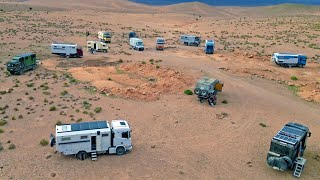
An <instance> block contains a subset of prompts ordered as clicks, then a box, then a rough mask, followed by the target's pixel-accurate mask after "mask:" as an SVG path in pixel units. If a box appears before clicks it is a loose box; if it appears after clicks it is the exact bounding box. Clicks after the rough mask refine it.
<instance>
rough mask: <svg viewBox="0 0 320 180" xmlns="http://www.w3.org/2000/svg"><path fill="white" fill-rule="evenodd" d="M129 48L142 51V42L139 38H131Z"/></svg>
mask: <svg viewBox="0 0 320 180" xmlns="http://www.w3.org/2000/svg"><path fill="white" fill-rule="evenodd" d="M130 46H131V47H132V48H133V49H134V50H137V51H144V45H143V41H142V40H141V39H139V38H131V39H130Z"/></svg>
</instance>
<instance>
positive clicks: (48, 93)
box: [43, 91, 51, 96]
mask: <svg viewBox="0 0 320 180" xmlns="http://www.w3.org/2000/svg"><path fill="white" fill-rule="evenodd" d="M43 94H44V95H47V96H48V95H50V94H51V92H49V91H44V92H43Z"/></svg>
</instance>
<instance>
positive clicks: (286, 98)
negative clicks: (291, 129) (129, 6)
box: [0, 1, 320, 179]
mask: <svg viewBox="0 0 320 180" xmlns="http://www.w3.org/2000/svg"><path fill="white" fill-rule="evenodd" d="M33 2H34V1H31V2H26V3H31V4H32V3H33ZM39 2H40V1H39ZM119 2H121V1H119ZM112 5H113V6H112V7H113V8H114V9H116V7H117V6H121V4H117V3H115V4H112ZM196 5H197V4H196ZM25 6H26V4H23V5H21V6H20V5H19V7H21V8H23V7H25ZM28 6H29V4H27V6H26V7H28ZM70 6H71V5H70ZM77 6H80V7H81V5H77ZM8 7H9V5H8ZM37 7H40V6H33V8H34V9H36V8H37ZM82 7H83V5H82ZM199 7H201V8H200V9H201V11H202V12H203V8H205V9H206V8H207V7H203V6H198V5H197V8H198V9H199ZM41 8H42V6H41ZM46 8H48V9H49V10H50V11H49V12H46V11H37V10H32V11H10V12H7V11H4V12H1V13H0V21H1V26H0V39H1V43H0V55H1V59H0V61H1V64H2V66H1V73H0V82H1V86H0V91H1V92H2V93H1V95H0V102H1V103H0V107H1V110H0V119H4V120H6V121H7V124H6V125H4V126H0V128H1V129H2V130H3V131H4V132H3V133H0V143H1V145H2V147H3V150H0V179H48V178H50V179H51V178H52V179H54V178H55V179H66V178H68V179H89V178H102V179H114V177H117V178H118V179H289V178H292V171H287V172H278V171H275V170H273V169H272V168H270V167H268V166H267V165H266V155H267V152H268V148H269V144H270V140H271V138H272V137H273V136H274V135H275V133H276V132H277V131H278V130H279V129H280V128H281V127H282V126H283V125H284V124H285V123H287V122H290V121H294V122H298V123H302V124H305V125H307V126H309V128H310V129H311V132H312V137H311V138H310V139H309V142H308V147H307V150H306V154H305V158H306V159H307V160H308V161H307V165H306V168H305V170H304V172H303V174H302V177H301V179H317V178H318V177H320V166H319V161H320V158H319V156H320V145H319V139H320V133H319V132H320V122H319V117H320V111H319V109H320V108H319V107H320V106H319V102H320V79H319V78H320V66H319V64H318V63H317V62H318V58H319V56H318V54H319V51H318V50H317V49H316V47H315V46H311V45H310V44H319V36H320V33H319V31H318V28H319V27H318V25H317V24H316V23H315V22H314V21H315V19H317V18H318V17H317V16H309V15H304V14H302V15H301V16H299V17H292V16H287V17H281V18H280V17H274V18H270V17H259V18H253V17H250V18H249V17H247V18H244V17H241V18H240V17H233V16H231V17H233V18H230V19H226V18H223V17H221V16H219V15H218V14H217V15H216V16H213V17H212V16H210V17H203V16H201V17H199V16H196V15H192V14H191V15H187V14H182V13H175V14H172V13H162V14H150V13H145V14H142V13H135V14H133V13H125V12H123V13H119V12H114V13H111V12H99V15H100V16H99V17H103V18H98V16H97V15H96V13H95V12H94V11H92V10H82V9H80V10H77V11H70V10H67V11H66V10H59V11H58V9H57V7H56V6H55V5H53V4H52V5H50V7H46ZM92 8H95V5H94V3H93V5H92ZM135 8H136V11H138V10H139V11H141V9H138V8H139V5H136V6H135ZM140 8H141V7H140ZM8 9H9V10H11V9H10V8H8ZM170 9H172V7H168V11H169V10H170ZM116 10H119V9H116ZM199 11H200V10H199ZM165 12H166V11H165ZM230 13H231V12H230ZM232 13H235V12H234V11H232ZM223 14H225V12H223ZM132 22H134V23H132ZM296 27H298V28H296ZM101 29H106V30H109V31H112V32H113V33H114V36H113V39H112V44H110V46H109V48H110V51H109V52H108V53H97V54H93V55H92V54H89V53H87V52H85V55H84V57H83V58H81V59H70V60H66V59H63V58H60V57H57V56H54V55H51V54H50V52H49V49H48V47H49V45H50V43H51V42H52V41H54V40H56V41H65V42H75V43H78V44H80V45H82V46H84V45H85V36H84V33H85V31H86V30H89V31H90V32H91V33H92V35H91V36H90V37H88V39H96V35H95V32H96V31H98V30H101ZM130 30H135V31H137V32H138V35H139V36H140V37H143V39H144V42H145V45H146V51H144V52H137V51H134V50H132V49H130V48H129V45H128V43H127V33H128V32H129V31H130ZM182 33H194V34H196V33H199V34H200V35H201V36H202V39H206V38H213V39H215V40H216V42H217V47H216V49H217V51H216V53H215V54H214V55H205V54H204V53H203V51H202V48H203V47H186V46H183V45H180V44H179V43H178V42H177V40H178V36H179V35H180V34H182ZM158 36H163V37H165V39H166V40H167V48H166V49H165V50H164V51H156V50H155V47H154V41H155V38H156V37H158ZM274 43H275V44H274ZM278 50H283V51H294V52H297V53H305V54H307V55H308V56H309V57H310V58H309V61H308V64H307V66H306V67H305V68H281V67H278V66H276V65H275V64H273V63H272V62H270V54H271V53H273V52H274V51H278ZM26 51H34V52H37V56H38V58H39V59H40V60H41V63H42V64H40V66H39V68H37V69H36V70H35V71H30V72H27V73H25V74H24V75H22V76H12V75H8V74H7V73H6V71H5V66H4V65H5V63H6V62H7V61H8V60H9V59H10V58H11V57H12V56H13V55H15V54H19V53H22V52H26ZM203 76H210V77H214V78H217V79H220V80H222V81H223V82H224V84H225V86H224V89H223V92H221V93H220V94H219V95H218V104H217V105H216V106H215V107H214V108H212V107H210V106H208V104H206V103H204V104H200V103H199V102H198V101H197V98H196V97H195V96H187V95H184V94H183V91H184V90H185V89H191V90H193V87H194V85H195V82H196V81H197V79H198V78H201V77H203ZM292 76H296V77H297V78H298V80H296V81H293V80H291V77H292ZM10 89H11V90H10ZM5 92H7V93H5ZM223 100H226V101H227V102H228V103H227V104H224V103H222V101H223ZM84 103H86V104H88V103H89V104H91V106H90V107H85V106H84ZM52 107H56V110H55V111H50V109H52ZM96 107H102V112H100V113H95V112H94V109H95V108H96ZM221 114H223V115H224V116H221ZM100 119H105V120H108V121H111V120H112V119H126V120H128V121H129V123H130V126H131V127H132V130H133V135H132V136H133V137H132V140H133V146H134V148H133V150H132V151H131V152H129V153H128V154H126V155H124V156H113V155H101V156H98V161H96V162H93V161H91V160H90V159H87V160H85V161H79V160H77V159H76V158H75V157H73V156H63V155H60V154H58V153H55V149H54V148H51V147H49V146H45V147H43V146H41V145H40V144H39V143H40V141H41V139H48V138H49V135H50V133H54V127H55V124H56V123H57V122H58V121H61V122H63V123H72V122H76V121H92V120H100ZM260 123H263V124H265V125H266V127H262V126H260V125H259V124H260ZM11 144H14V145H15V146H16V147H15V149H12V150H9V146H10V145H11Z"/></svg>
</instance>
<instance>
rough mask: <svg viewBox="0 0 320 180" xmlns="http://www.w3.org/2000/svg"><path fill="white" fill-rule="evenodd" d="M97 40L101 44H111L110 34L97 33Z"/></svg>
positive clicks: (104, 32)
mask: <svg viewBox="0 0 320 180" xmlns="http://www.w3.org/2000/svg"><path fill="white" fill-rule="evenodd" d="M98 38H99V39H100V41H101V42H104V43H111V38H112V35H111V32H107V31H99V32H98Z"/></svg>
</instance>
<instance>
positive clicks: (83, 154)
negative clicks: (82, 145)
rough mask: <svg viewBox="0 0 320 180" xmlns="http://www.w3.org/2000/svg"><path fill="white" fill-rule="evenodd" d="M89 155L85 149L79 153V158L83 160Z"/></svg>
mask: <svg viewBox="0 0 320 180" xmlns="http://www.w3.org/2000/svg"><path fill="white" fill-rule="evenodd" d="M87 157H88V154H87V153H86V152H85V151H80V152H78V153H77V158H78V159H80V160H81V161H83V160H85V159H86V158H87Z"/></svg>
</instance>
